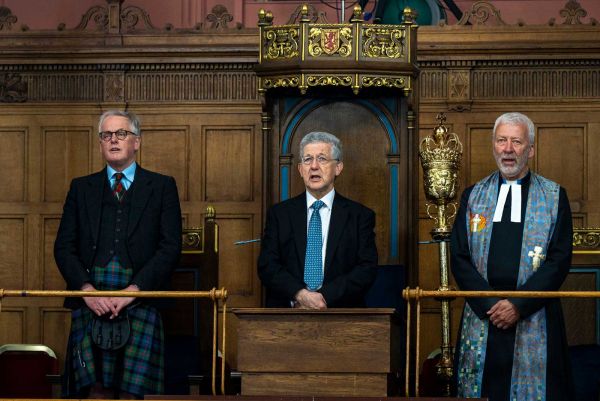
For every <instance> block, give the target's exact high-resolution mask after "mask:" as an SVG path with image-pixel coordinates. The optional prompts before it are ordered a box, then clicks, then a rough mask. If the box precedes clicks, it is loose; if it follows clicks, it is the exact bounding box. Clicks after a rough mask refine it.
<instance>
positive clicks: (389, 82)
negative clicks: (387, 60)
mask: <svg viewBox="0 0 600 401" xmlns="http://www.w3.org/2000/svg"><path fill="white" fill-rule="evenodd" d="M407 82H410V78H404V77H398V78H392V77H362V79H361V83H362V86H364V87H365V88H368V87H379V88H381V87H385V88H399V89H403V88H410V85H407Z"/></svg>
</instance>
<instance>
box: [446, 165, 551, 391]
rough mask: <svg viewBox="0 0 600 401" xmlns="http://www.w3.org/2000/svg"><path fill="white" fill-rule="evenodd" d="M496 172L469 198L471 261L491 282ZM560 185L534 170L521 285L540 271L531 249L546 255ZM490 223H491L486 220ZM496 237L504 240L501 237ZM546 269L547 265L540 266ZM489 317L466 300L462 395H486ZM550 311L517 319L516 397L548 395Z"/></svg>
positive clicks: (513, 386)
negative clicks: (538, 248) (489, 262)
mask: <svg viewBox="0 0 600 401" xmlns="http://www.w3.org/2000/svg"><path fill="white" fill-rule="evenodd" d="M499 176H500V174H499V173H498V172H495V173H493V174H491V175H489V176H488V177H486V178H484V179H483V180H481V181H480V182H478V183H477V184H476V185H475V186H474V187H473V191H472V192H471V194H470V196H469V203H468V207H467V211H466V224H467V237H468V242H469V249H470V251H471V261H472V263H473V264H474V265H475V267H476V268H477V271H478V272H479V274H481V276H482V277H483V278H485V279H486V280H487V260H488V255H489V249H490V240H491V236H492V227H493V223H492V220H493V217H494V211H495V208H496V203H497V199H498V180H499ZM559 189H560V186H559V185H558V184H556V183H554V182H552V181H550V180H548V179H546V178H544V177H541V176H539V175H536V174H534V173H531V179H530V184H529V194H528V198H527V210H526V212H525V220H524V227H523V241H522V244H521V258H520V265H519V276H518V280H517V285H518V286H520V285H522V284H524V283H525V282H526V281H527V280H528V279H529V277H530V276H531V275H532V274H533V273H534V269H533V263H532V261H533V260H532V258H531V257H529V256H528V252H529V251H530V250H533V249H534V247H535V246H541V247H542V253H543V254H546V251H547V248H548V243H549V242H550V238H551V237H552V232H553V231H554V227H555V224H556V218H557V215H558V197H559ZM486 222H487V224H486ZM496 240H501V239H498V238H496ZM540 268H541V269H543V268H544V266H543V264H542V265H541V266H540ZM488 323H489V320H488V319H484V320H480V319H479V317H478V316H477V315H476V314H475V313H474V312H473V310H472V309H471V307H470V306H469V304H468V303H465V309H464V312H463V320H462V327H461V338H460V348H459V350H458V352H459V361H458V370H457V373H458V396H459V397H469V398H470V397H474V398H478V397H480V396H481V386H482V379H483V369H484V364H485V354H486V347H487V336H488ZM546 336H547V333H546V310H545V308H542V309H540V310H539V311H537V312H536V313H534V314H533V315H531V316H529V317H528V318H527V319H521V320H519V322H518V323H517V329H516V336H515V346H514V356H513V366H512V379H511V390H510V394H511V395H510V399H511V401H512V400H515V401H516V400H541V401H543V400H545V399H546V362H547V338H546Z"/></svg>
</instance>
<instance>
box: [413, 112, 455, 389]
mask: <svg viewBox="0 0 600 401" xmlns="http://www.w3.org/2000/svg"><path fill="white" fill-rule="evenodd" d="M436 119H437V120H438V125H437V127H435V129H434V130H433V133H432V134H431V135H430V136H428V137H426V138H424V139H423V140H422V141H421V144H420V145H419V158H420V159H421V166H422V167H423V186H424V189H425V197H426V198H427V215H428V216H429V218H431V219H433V221H434V227H433V229H432V230H431V237H432V238H433V243H437V244H438V246H439V250H440V253H439V263H440V287H439V288H438V290H439V291H449V290H450V287H449V285H448V266H449V260H448V258H449V252H448V241H449V239H450V233H451V231H452V227H451V224H450V223H451V220H452V219H453V218H454V216H456V209H457V207H456V202H454V199H455V198H456V192H457V189H458V187H459V182H458V171H459V169H460V161H461V159H462V150H463V149H462V144H461V143H460V141H459V139H458V136H457V135H456V134H454V133H448V128H446V126H445V125H444V122H445V121H446V117H445V116H444V114H443V113H441V114H438V115H437V117H436ZM440 302H441V304H442V345H441V351H442V354H441V359H440V361H439V362H438V363H437V365H436V371H437V374H438V377H440V379H441V380H442V382H443V383H444V395H450V389H451V385H450V384H451V382H452V376H453V370H454V369H453V362H452V361H453V356H452V355H453V347H452V345H451V343H450V300H449V299H447V298H443V299H441V300H440ZM417 363H418V361H417Z"/></svg>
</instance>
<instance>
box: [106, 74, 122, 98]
mask: <svg viewBox="0 0 600 401" xmlns="http://www.w3.org/2000/svg"><path fill="white" fill-rule="evenodd" d="M124 100H125V76H124V73H122V72H110V73H106V74H104V101H105V102H122V101H124Z"/></svg>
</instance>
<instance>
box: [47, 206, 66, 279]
mask: <svg viewBox="0 0 600 401" xmlns="http://www.w3.org/2000/svg"><path fill="white" fill-rule="evenodd" d="M59 224H60V216H52V217H51V216H43V220H42V231H43V232H42V234H43V235H42V238H43V241H44V242H43V255H42V261H41V276H42V278H43V279H42V289H44V290H64V289H65V288H66V287H65V281H64V280H63V278H62V276H61V275H60V272H59V271H58V267H57V266H56V262H55V261H54V240H55V239H56V233H57V232H58V225H59Z"/></svg>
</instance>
